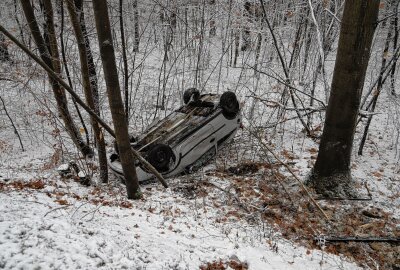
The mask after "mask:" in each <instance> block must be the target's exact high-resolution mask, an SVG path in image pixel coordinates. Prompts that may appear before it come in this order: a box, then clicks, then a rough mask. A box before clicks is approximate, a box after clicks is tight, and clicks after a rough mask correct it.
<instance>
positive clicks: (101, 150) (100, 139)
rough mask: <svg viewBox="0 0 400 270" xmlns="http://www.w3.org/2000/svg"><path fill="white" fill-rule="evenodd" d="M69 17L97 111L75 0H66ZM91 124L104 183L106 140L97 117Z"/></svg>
mask: <svg viewBox="0 0 400 270" xmlns="http://www.w3.org/2000/svg"><path fill="white" fill-rule="evenodd" d="M66 4H67V8H68V13H69V17H70V19H71V24H72V27H73V29H74V33H75V37H76V41H77V44H78V50H79V59H80V63H81V74H82V84H83V90H84V93H85V98H86V102H87V104H88V105H89V107H90V109H92V110H93V111H96V106H95V101H94V98H93V92H92V88H91V83H90V81H91V78H90V72H89V64H88V57H87V53H86V46H85V39H84V37H83V33H82V29H81V25H80V22H79V18H78V16H77V12H76V7H75V4H74V3H73V0H66ZM91 124H92V128H93V132H94V135H95V137H96V142H97V153H98V156H99V168H100V179H101V181H102V182H103V183H107V182H108V165H107V155H106V145H105V142H104V134H103V131H102V129H101V126H100V125H99V123H97V121H96V119H94V118H93V117H91Z"/></svg>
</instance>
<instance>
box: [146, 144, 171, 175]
mask: <svg viewBox="0 0 400 270" xmlns="http://www.w3.org/2000/svg"><path fill="white" fill-rule="evenodd" d="M146 159H147V161H148V162H149V163H150V164H151V165H153V167H154V168H156V170H157V171H159V172H167V171H168V170H169V165H170V164H171V160H172V161H174V160H175V155H174V152H173V151H172V149H171V147H169V146H168V145H166V144H156V145H154V146H153V147H152V148H151V149H150V150H149V151H147V155H146Z"/></svg>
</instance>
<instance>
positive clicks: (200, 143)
mask: <svg viewBox="0 0 400 270" xmlns="http://www.w3.org/2000/svg"><path fill="white" fill-rule="evenodd" d="M183 99H184V103H185V105H184V106H182V107H181V108H179V109H177V110H176V111H174V112H172V113H171V114H169V115H168V116H167V117H166V118H164V119H162V120H160V121H157V122H155V123H153V124H152V125H150V126H149V127H148V128H147V129H146V130H145V132H144V133H143V134H142V135H140V136H139V137H138V138H135V139H134V138H132V140H131V146H132V148H134V149H135V150H136V151H138V152H140V153H141V154H142V155H143V157H144V158H145V159H146V160H147V161H148V162H149V163H150V164H151V165H153V166H154V168H156V169H157V170H158V171H159V172H160V173H161V174H162V175H163V176H164V177H170V176H173V175H177V174H180V173H190V172H191V171H195V170H197V169H198V168H200V167H201V166H203V165H205V164H206V163H207V162H208V161H210V159H212V158H213V157H214V156H215V154H216V152H217V150H218V149H219V148H220V147H221V146H223V145H224V144H225V143H227V142H228V141H230V140H231V139H232V138H233V137H234V136H235V134H236V131H237V130H238V128H239V127H240V126H241V115H240V106H239V102H238V100H237V98H236V95H235V94H234V93H233V92H230V91H228V92H224V93H223V94H222V95H215V94H204V95H200V93H199V91H198V90H196V89H194V88H190V89H188V90H186V91H185V93H184V95H183ZM108 164H109V167H110V169H111V171H112V172H113V173H114V174H115V175H117V176H118V177H119V178H120V179H121V180H122V181H124V177H123V171H122V167H121V163H120V160H119V156H118V146H117V144H116V143H114V152H113V153H112V154H111V155H109V157H108ZM136 171H137V175H138V179H139V181H140V182H143V181H146V180H149V179H151V178H153V175H152V174H151V173H150V172H149V171H148V170H147V169H146V168H145V167H144V166H143V165H142V164H141V163H140V162H139V161H137V163H136Z"/></svg>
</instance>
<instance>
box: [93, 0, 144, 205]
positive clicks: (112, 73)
mask: <svg viewBox="0 0 400 270" xmlns="http://www.w3.org/2000/svg"><path fill="white" fill-rule="evenodd" d="M92 4H93V10H94V18H95V21H96V29H97V35H98V41H99V48H100V56H101V61H102V63H103V70H104V78H105V81H106V86H107V95H108V101H109V104H110V110H111V115H112V119H113V123H114V129H115V135H116V139H117V144H118V150H119V155H120V160H121V165H122V170H123V172H124V176H125V181H126V189H127V193H128V198H129V199H136V198H139V197H140V190H139V183H138V179H137V175H136V168H135V160H134V157H133V153H132V149H131V145H130V142H129V135H128V125H127V124H126V119H125V110H124V105H123V103H122V97H121V88H120V85H119V81H118V72H117V65H116V62H115V53H114V46H113V40H112V34H111V26H110V19H109V16H108V9H107V1H106V0H92Z"/></svg>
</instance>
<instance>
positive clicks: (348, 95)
mask: <svg viewBox="0 0 400 270" xmlns="http://www.w3.org/2000/svg"><path fill="white" fill-rule="evenodd" d="M378 9H379V0H369V1H365V0H352V1H346V2H345V7H344V12H343V18H342V24H341V30H340V37H339V45H338V52H337V57H336V63H335V69H334V73H333V79H332V90H331V94H330V97H329V104H328V108H327V111H326V119H325V125H324V130H323V133H322V138H321V144H320V146H319V152H318V157H317V160H316V163H315V166H314V168H313V170H312V174H311V177H310V179H309V184H310V185H312V186H313V187H314V188H315V189H316V191H317V192H318V193H321V194H323V195H324V196H327V197H329V196H351V195H354V194H352V192H351V182H352V178H351V170H350V160H351V152H352V144H353V138H354V132H355V128H356V120H357V115H358V110H359V106H360V99H361V94H362V89H363V85H364V80H365V73H366V70H367V66H368V60H369V56H370V50H371V43H372V38H373V35H374V31H375V27H376V22H377V17H378Z"/></svg>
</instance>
